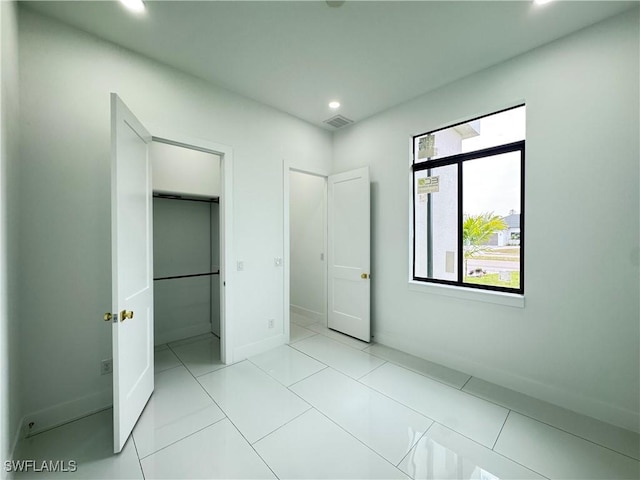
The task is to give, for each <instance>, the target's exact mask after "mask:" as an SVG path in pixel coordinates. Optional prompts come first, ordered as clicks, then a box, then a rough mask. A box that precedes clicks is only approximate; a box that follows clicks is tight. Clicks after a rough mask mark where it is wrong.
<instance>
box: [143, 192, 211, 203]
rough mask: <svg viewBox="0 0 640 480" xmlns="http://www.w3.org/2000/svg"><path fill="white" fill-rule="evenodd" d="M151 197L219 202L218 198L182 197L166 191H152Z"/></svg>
mask: <svg viewBox="0 0 640 480" xmlns="http://www.w3.org/2000/svg"><path fill="white" fill-rule="evenodd" d="M153 198H163V199H165V200H184V201H186V202H203V203H220V199H219V198H194V197H183V196H182V195H171V194H168V193H154V194H153Z"/></svg>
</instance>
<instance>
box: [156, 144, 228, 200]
mask: <svg viewBox="0 0 640 480" xmlns="http://www.w3.org/2000/svg"><path fill="white" fill-rule="evenodd" d="M149 157H150V158H151V168H152V172H153V174H152V178H153V190H154V191H155V192H162V193H182V194H185V195H192V196H201V197H219V196H220V191H221V187H220V186H221V183H220V157H219V156H218V155H213V154H211V153H204V152H199V151H198V150H191V149H188V148H183V147H176V146H175V145H168V144H166V143H159V142H151V144H150V145H149Z"/></svg>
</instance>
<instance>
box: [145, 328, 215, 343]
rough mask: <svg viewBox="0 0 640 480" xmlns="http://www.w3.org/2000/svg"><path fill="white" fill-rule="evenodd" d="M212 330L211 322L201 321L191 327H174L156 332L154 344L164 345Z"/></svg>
mask: <svg viewBox="0 0 640 480" xmlns="http://www.w3.org/2000/svg"><path fill="white" fill-rule="evenodd" d="M210 332H211V323H199V324H198V325H193V326H190V327H180V328H173V329H171V330H166V331H164V332H158V331H157V330H156V331H155V332H154V344H155V345H164V344H165V343H169V342H175V341H176V340H183V339H185V338H190V337H195V336H198V335H202V334H204V333H210Z"/></svg>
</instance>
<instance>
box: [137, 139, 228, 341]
mask: <svg viewBox="0 0 640 480" xmlns="http://www.w3.org/2000/svg"><path fill="white" fill-rule="evenodd" d="M149 157H150V159H151V170H152V186H153V271H154V275H153V276H154V281H153V289H154V344H155V345H162V344H165V343H169V342H175V341H177V340H182V339H185V338H189V337H193V336H196V335H201V334H204V333H208V332H212V333H213V334H214V335H216V336H217V337H218V338H220V223H219V219H220V210H219V207H220V191H221V185H220V161H221V159H220V156H219V155H216V154H213V153H208V152H201V151H198V150H193V149H188V148H184V147H181V146H175V145H169V144H166V143H160V142H155V141H152V142H151V143H150V145H149Z"/></svg>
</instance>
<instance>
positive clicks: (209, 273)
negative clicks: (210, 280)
mask: <svg viewBox="0 0 640 480" xmlns="http://www.w3.org/2000/svg"><path fill="white" fill-rule="evenodd" d="M210 275H220V270H216V271H215V272H207V273H191V274H189V275H174V276H171V277H159V278H154V280H173V279H175V278H191V277H206V276H210Z"/></svg>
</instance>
